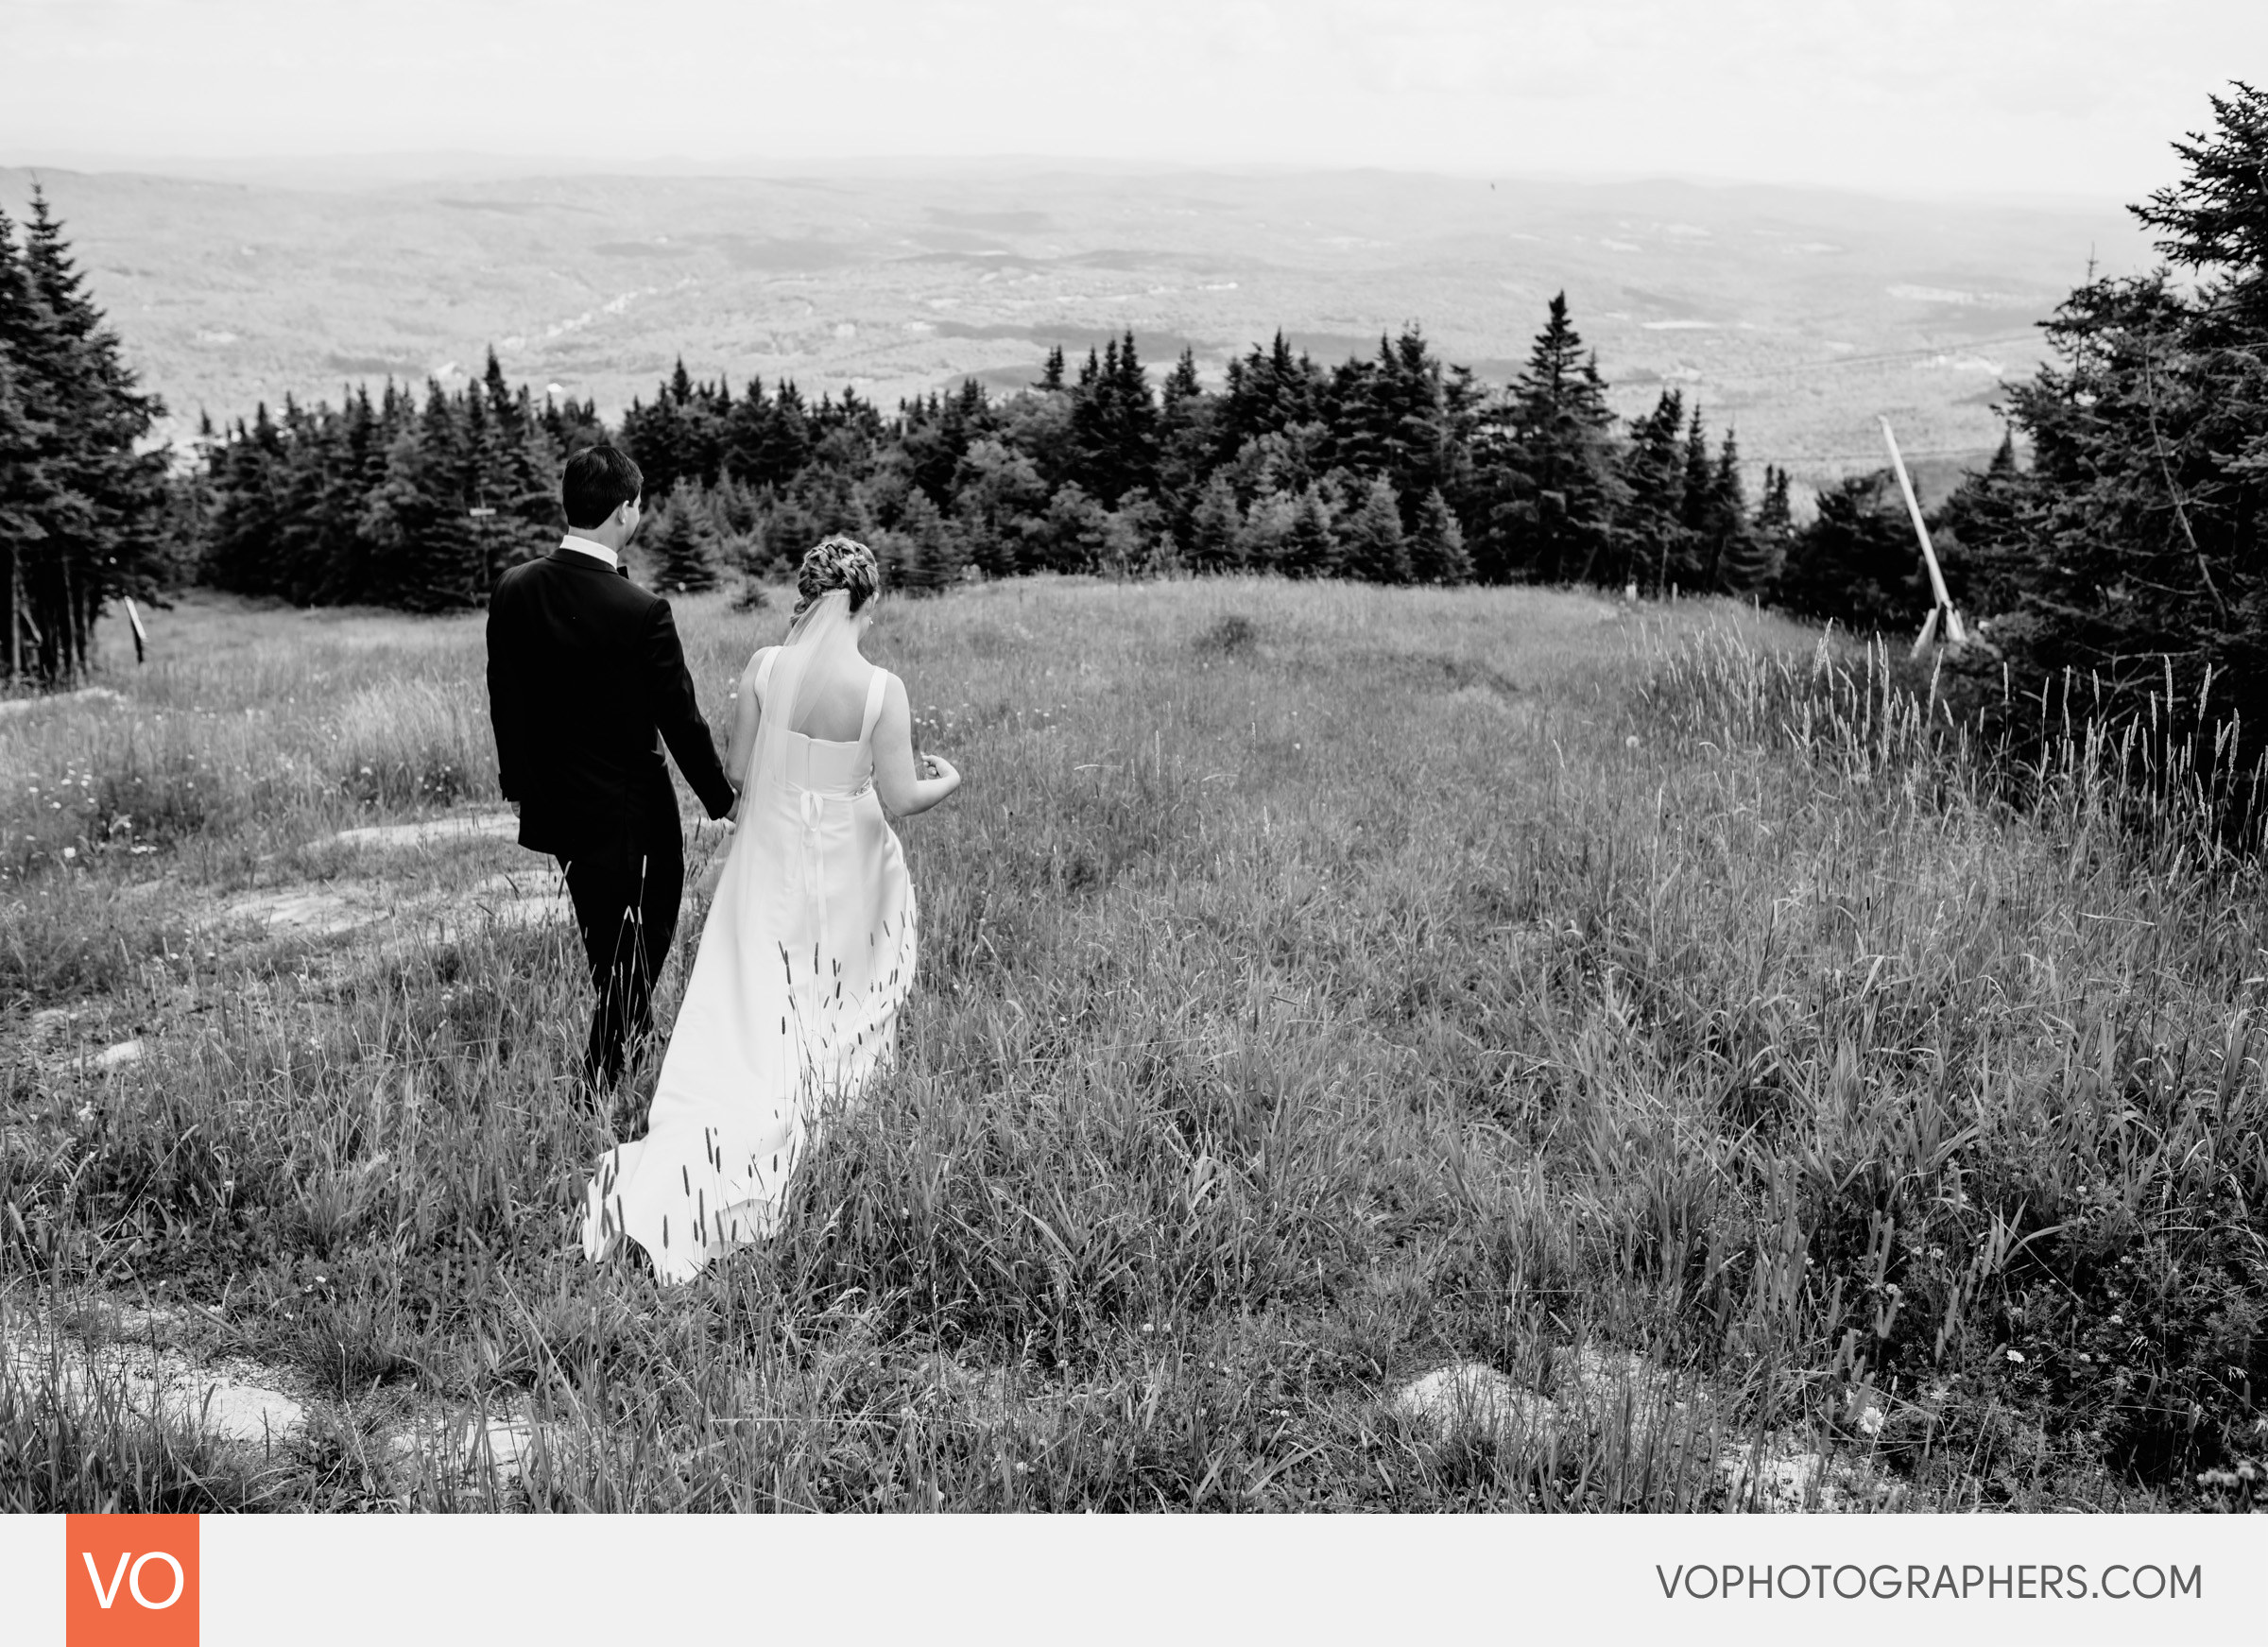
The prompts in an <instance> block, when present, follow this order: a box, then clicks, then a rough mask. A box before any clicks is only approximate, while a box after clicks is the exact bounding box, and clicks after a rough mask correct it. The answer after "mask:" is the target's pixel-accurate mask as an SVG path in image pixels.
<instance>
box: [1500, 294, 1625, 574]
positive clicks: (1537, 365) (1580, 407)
mask: <svg viewBox="0 0 2268 1647" xmlns="http://www.w3.org/2000/svg"><path fill="white" fill-rule="evenodd" d="M1612 424H1613V418H1612V415H1611V414H1610V413H1609V412H1608V411H1607V409H1606V385H1605V384H1604V383H1602V382H1601V381H1600V379H1599V373H1598V366H1597V363H1596V361H1595V360H1594V359H1593V358H1592V357H1591V356H1590V354H1589V352H1588V351H1587V350H1586V349H1585V348H1584V345H1583V340H1582V338H1581V337H1580V336H1579V335H1577V334H1576V332H1575V328H1574V324H1573V322H1572V320H1570V319H1569V317H1568V309H1567V294H1566V293H1564V292H1562V293H1560V294H1559V295H1557V296H1556V297H1555V298H1553V300H1552V301H1551V307H1550V311H1549V314H1548V315H1547V317H1546V318H1545V322H1544V328H1543V330H1542V331H1541V332H1539V333H1538V334H1537V335H1536V343H1535V347H1534V348H1533V349H1532V350H1531V351H1530V352H1529V355H1528V364H1527V366H1526V368H1525V369H1523V370H1522V371H1521V375H1520V378H1519V380H1518V381H1517V382H1515V383H1514V384H1513V386H1512V387H1511V389H1510V391H1509V393H1508V394H1507V395H1506V397H1505V399H1504V402H1503V404H1502V405H1501V407H1499V408H1498V410H1497V411H1496V413H1495V414H1494V416H1493V417H1492V418H1491V419H1490V420H1489V430H1488V432H1489V435H1490V438H1489V439H1487V440H1486V454H1485V456H1486V467H1487V468H1488V470H1489V471H1490V473H1489V474H1488V475H1487V476H1486V479H1484V480H1482V481H1481V482H1480V484H1481V488H1482V490H1483V493H1484V497H1485V498H1486V504H1487V529H1486V532H1485V533H1484V534H1483V538H1482V544H1481V548H1482V555H1481V567H1480V570H1481V572H1482V574H1483V575H1485V576H1486V577H1487V578H1488V579H1490V580H1491V581H1502V580H1503V579H1505V578H1508V577H1511V576H1513V575H1521V574H1524V575H1528V576H1531V577H1535V578H1538V579H1541V580H1543V581H1545V582H1560V581H1563V580H1569V579H1572V580H1574V581H1577V582H1581V581H1585V580H1587V579H1589V578H1590V577H1591V576H1593V575H1594V574H1595V573H1596V572H1597V570H1598V568H1599V566H1600V564H1601V562H1602V560H1603V559H1604V558H1607V557H1608V556H1609V555H1610V551H1611V540H1612V535H1613V523H1614V518H1615V514H1616V512H1617V507H1618V506H1619V504H1620V501H1621V498H1620V492H1621V484H1620V479H1619V477H1618V476H1617V475H1616V474H1615V473H1614V465H1613V456H1614V454H1613V449H1612V442H1611V438H1610V432H1611V428H1612ZM1482 461H1483V459H1481V458H1477V457H1476V465H1479V464H1480V463H1481V462H1482Z"/></svg>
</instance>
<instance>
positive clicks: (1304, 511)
mask: <svg viewBox="0 0 2268 1647" xmlns="http://www.w3.org/2000/svg"><path fill="white" fill-rule="evenodd" d="M1340 556H1341V547H1340V542H1339V523H1338V519H1337V516H1336V515H1335V513H1334V512H1333V511H1332V506H1331V502H1330V500H1329V499H1328V498H1327V497H1326V496H1325V495H1324V491H1323V489H1322V488H1321V487H1319V486H1309V487H1302V488H1301V489H1300V490H1299V493H1298V495H1297V497H1295V498H1294V499H1293V500H1292V513H1291V520H1290V523H1289V525H1288V527H1287V528H1286V530H1285V532H1284V534H1283V539H1282V541H1281V543H1280V546H1279V548H1278V551H1277V564H1278V565H1279V566H1280V568H1281V569H1282V571H1283V572H1284V573H1285V574H1286V575H1288V576H1292V577H1330V576H1332V575H1335V574H1336V573H1337V572H1338V570H1339V561H1340Z"/></svg>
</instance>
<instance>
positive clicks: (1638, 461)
mask: <svg viewBox="0 0 2268 1647" xmlns="http://www.w3.org/2000/svg"><path fill="white" fill-rule="evenodd" d="M1684 426H1685V402H1684V397H1682V396H1681V395H1679V394H1678V392H1677V391H1676V390H1675V389H1664V390H1662V392H1661V397H1660V399H1659V400H1658V401H1657V402H1655V404H1654V409H1653V410H1652V411H1650V412H1648V413H1646V414H1644V415H1643V416H1642V417H1640V418H1637V419H1634V420H1632V421H1631V424H1630V439H1629V443H1628V445H1627V446H1625V447H1624V450H1623V454H1622V458H1621V468H1622V473H1623V489H1622V492H1623V495H1622V507H1621V509H1620V510H1619V511H1618V520H1617V529H1616V534H1615V535H1616V540H1617V549H1618V554H1617V556H1616V557H1615V560H1614V562H1613V563H1612V564H1610V565H1609V566H1607V567H1606V576H1605V578H1604V579H1603V580H1602V581H1604V582H1606V584H1608V585H1609V586H1612V585H1614V584H1616V583H1617V582H1626V581H1636V582H1639V583H1641V584H1643V585H1644V586H1645V587H1646V588H1648V589H1651V590H1653V591H1654V592H1656V593H1658V594H1666V593H1668V592H1669V580H1670V561H1671V559H1672V558H1673V557H1682V554H1683V548H1682V540H1683V538H1684V534H1685V524H1684V522H1685V495H1686V485H1687V481H1686V468H1687V466H1686V463H1685V459H1684V448H1683V446H1682V443H1681V440H1680V434H1681V431H1682V430H1683V429H1684Z"/></svg>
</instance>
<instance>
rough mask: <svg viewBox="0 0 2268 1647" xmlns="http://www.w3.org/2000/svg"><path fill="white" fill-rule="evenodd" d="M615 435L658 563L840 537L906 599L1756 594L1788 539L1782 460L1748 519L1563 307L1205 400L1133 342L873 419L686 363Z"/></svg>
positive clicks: (1672, 425) (708, 565)
mask: <svg viewBox="0 0 2268 1647" xmlns="http://www.w3.org/2000/svg"><path fill="white" fill-rule="evenodd" d="M621 439H622V441H623V444H624V445H625V446H626V447H627V449H628V450H629V452H630V453H631V455H633V456H634V457H636V458H637V460H638V463H639V466H640V467H641V468H642V469H643V470H644V472H645V474H646V477H647V483H648V488H649V490H651V491H652V492H654V493H657V494H660V495H661V496H662V497H665V498H666V499H667V500H668V501H667V503H666V505H665V506H664V508H663V512H662V518H661V519H660V520H658V521H657V522H656V523H655V524H654V525H653V526H652V527H651V528H649V531H648V535H647V540H646V541H647V546H648V549H649V552H651V553H653V554H654V555H655V557H656V558H657V559H658V560H659V561H660V562H661V564H662V568H663V571H662V579H663V580H664V581H665V582H669V583H675V584H678V585H680V586H682V587H687V588H699V587H705V586H707V585H708V584H710V583H712V582H713V581H714V578H715V576H716V573H717V569H718V568H719V566H720V565H737V566H740V567H742V568H748V569H757V568H762V567H764V566H766V565H768V564H770V563H772V562H774V561H777V560H778V559H780V558H785V557H792V556H793V555H795V554H797V553H799V551H800V547H801V546H802V545H803V544H805V543H808V542H809V541H811V540H813V539H815V538H816V537H817V536H819V535H821V534H823V533H825V532H828V531H837V530H840V531H850V532H855V533H859V534H861V535H863V536H866V537H867V538H868V539H869V540H871V541H873V542H874V543H875V545H876V547H877V548H878V549H879V550H880V551H881V552H882V553H883V554H884V555H885V558H886V559H887V561H888V563H889V573H890V575H891V578H892V581H893V582H894V583H896V584H897V585H899V586H901V587H913V588H934V587H937V586H940V585H943V584H946V583H950V582H952V581H954V580H955V579H957V578H959V577H962V576H965V575H969V574H970V573H971V572H974V573H976V574H980V575H988V576H1005V575H1014V574H1017V573H1022V572H1040V571H1059V572H1110V573H1118V574H1141V573H1143V572H1153V571H1161V570H1166V569H1169V568H1182V569H1187V570H1192V571H1196V572H1217V571H1228V570H1235V569H1250V570H1266V571H1275V572H1280V573H1283V574H1286V575H1292V576H1300V577H1321V576H1347V577H1359V578H1364V579H1367V580H1370V581H1374V582H1382V583H1410V582H1417V583H1464V582H1470V581H1475V580H1478V581H1483V582H1492V583H1503V582H1517V581H1528V580H1542V581H1554V582H1562V581H1572V582H1590V583H1597V584H1605V585H1607V586H1610V587H1615V588H1620V587H1623V586H1624V585H1626V584H1631V583H1635V584H1637V585H1638V586H1639V587H1641V589H1643V590H1647V591H1658V590H1659V591H1666V590H1667V589H1669V588H1670V587H1672V586H1673V585H1674V586H1676V587H1679V588H1682V589H1685V590H1688V591H1692V592H1702V591H1708V590H1724V591H1730V592H1760V591H1762V590H1764V589H1765V588H1766V587H1767V586H1768V585H1769V583H1770V581H1771V578H1772V576H1773V575H1774V573H1775V572H1776V570H1777V568H1778V563H1779V560H1780V558H1781V556H1782V555H1783V554H1784V552H1785V548H1786V545H1787V542H1788V540H1789V533H1790V529H1791V528H1790V522H1789V520H1788V510H1787V481H1786V477H1785V476H1784V475H1781V474H1778V473H1777V472H1774V473H1772V474H1770V475H1768V476H1767V484H1766V489H1765V496H1764V498H1763V499H1762V500H1761V506H1758V507H1756V508H1751V506H1749V503H1748V501H1747V499H1746V497H1745V495H1744V488H1743V485H1742V479H1741V472H1740V463H1739V454H1738V449H1737V447H1736V445H1735V443H1734V441H1733V439H1732V437H1730V436H1729V435H1727V436H1726V437H1724V438H1723V439H1722V440H1721V441H1719V442H1717V443H1715V444H1713V445H1712V443H1711V442H1710V439H1709V437H1708V434H1707V431H1706V430H1705V428H1704V426H1703V424H1702V420H1701V417H1700V414H1699V410H1698V408H1693V409H1692V410H1691V411H1690V412H1689V410H1688V408H1687V407H1686V405H1685V403H1684V402H1683V400H1682V398H1681V397H1680V395H1679V394H1678V393H1677V392H1676V391H1675V390H1671V391H1669V392H1667V393H1665V394H1664V395H1663V396H1662V397H1661V398H1660V400H1659V402H1658V403H1657V405H1656V406H1655V407H1654V408H1653V409H1652V410H1651V411H1650V412H1648V413H1647V414H1646V415H1645V416H1644V417H1641V418H1640V419H1638V420H1635V421H1633V422H1631V423H1629V424H1628V425H1624V423H1622V422H1621V421H1620V420H1617V419H1616V418H1615V417H1614V416H1613V414H1612V413H1611V412H1610V411H1609V410H1608V408H1607V405H1606V385H1605V384H1604V382H1603V381H1602V380H1601V379H1600V377H1599V374H1598V371H1597V368H1596V364H1595V362H1594V361H1593V360H1592V358H1591V357H1590V355H1589V352H1588V351H1586V350H1585V348H1584V346H1583V343H1582V340H1581V338H1580V336H1579V335H1577V334H1576V332H1575V329H1574V327H1573V324H1572V321H1571V320H1570V318H1569V316H1568V312H1567V305H1566V301H1565V300H1564V298H1559V299H1555V300H1554V301H1553V303H1552V306H1551V311H1550V315H1549V317H1548V319H1547V323H1546V325H1545V328H1544V330H1543V332H1542V333H1541V334H1540V335H1538V338H1537V341H1536V346H1535V350H1534V352H1533V353H1532V355H1531V358H1530V361H1529V363H1528V366H1527V369H1525V371H1523V372H1522V374H1521V377H1520V379H1519V380H1518V381H1517V382H1516V383H1515V384H1513V385H1512V386H1510V388H1508V389H1507V390H1504V391H1503V392H1501V393H1489V392H1486V391H1485V390H1483V389H1482V388H1481V387H1479V386H1477V385H1475V384H1474V382H1473V381H1472V377H1471V374H1470V373H1469V371H1468V370H1467V369H1464V368H1461V367H1454V366H1445V365H1444V364H1443V363H1442V362H1441V361H1440V360H1439V359H1438V358H1436V357H1435V355H1434V353H1433V352H1432V351H1431V349H1430V347H1429V346H1428V344H1427V342H1426V340H1425V338H1424V336H1423V335H1422V334H1421V333H1420V332H1419V331H1417V329H1416V328H1414V327H1413V328H1409V329H1407V330H1405V331H1404V332H1403V333H1402V334H1401V335H1400V336H1399V337H1393V338H1382V339H1381V340H1380V344H1379V349H1378V352H1377V353H1376V355H1375V356H1373V357H1371V358H1368V359H1363V358H1354V359H1349V360H1348V361H1346V362H1345V363H1343V364H1341V365H1339V366H1337V367H1334V368H1331V369H1324V368H1323V367H1321V366H1319V365H1317V364H1316V363H1315V362H1314V360H1313V359H1311V358H1310V357H1309V356H1308V355H1306V354H1305V353H1295V352H1293V350H1292V349H1291V347H1290V345H1289V344H1288V342H1287V341H1286V340H1285V339H1284V337H1283V336H1282V335H1280V334H1279V335H1277V336H1276V338H1275V339H1274V340H1273V342H1272V343H1271V344H1269V345H1268V346H1267V347H1265V348H1261V347H1255V348H1254V349H1252V350H1251V351H1250V352H1247V353H1246V355H1245V356H1244V357H1242V358H1240V359H1237V360H1233V361H1231V362H1230V364H1229V370H1228V375H1227V382H1226V383H1225V384H1224V385H1223V386H1222V387H1221V388H1220V389H1218V390H1208V389H1207V388H1206V387H1205V386H1203V385H1202V384H1201V383H1200V382H1199V381H1198V377H1197V370H1196V363H1195V360H1194V357H1193V356H1192V355H1191V353H1190V352H1187V351H1184V352H1183V353H1182V355H1181V357H1180V359H1179V360H1178V361H1177V362H1176V363H1175V364H1174V366H1173V367H1172V368H1171V369H1169V370H1168V371H1167V372H1166V373H1165V374H1164V376H1163V379H1162V382H1161V383H1160V384H1159V385H1158V386H1157V387H1156V388H1153V387H1152V386H1151V383H1150V380H1149V375H1148V373H1147V371H1146V370H1145V369H1144V367H1143V362H1142V359H1141V356H1140V353H1139V346H1138V344H1137V342H1136V339H1135V337H1134V335H1132V334H1131V333H1127V334H1125V335H1123V336H1120V337H1115V338H1112V339H1111V340H1109V341H1108V343H1107V344H1105V345H1104V347H1103V348H1102V349H1100V350H1099V351H1090V352H1089V353H1088V356H1087V359H1086V360H1085V362H1084V363H1082V364H1081V365H1079V366H1078V367H1077V368H1076V369H1075V370H1074V369H1072V368H1071V367H1070V365H1069V363H1067V362H1066V361H1065V359H1064V358H1063V354H1062V352H1061V351H1060V350H1059V349H1058V350H1055V351H1052V352H1051V353H1050V355H1049V357H1048V359H1047V362H1046V364H1045V366H1044V367H1043V368H1042V369H1041V373H1040V377H1039V379H1038V381H1037V382H1035V383H1034V384H1033V385H1032V386H1031V387H1030V388H1029V389H1028V390H1026V391H1023V392H1020V393H1016V394H1013V395H1010V396H1007V397H1005V398H1001V399H996V398H994V397H992V396H991V395H989V394H988V393H987V392H986V390H985V389H984V387H983V386H981V385H979V384H977V383H975V382H973V381H971V382H967V383H964V384H963V385H961V386H960V387H959V388H957V389H955V390H954V391H951V392H939V393H933V394H931V395H929V396H926V397H923V398H921V399H919V400H914V401H909V402H904V403H901V404H900V406H899V407H898V409H897V412H896V415H895V416H893V417H890V418H887V419H885V417H883V416H882V414H881V413H880V412H879V410H878V409H877V408H875V407H874V406H872V405H871V404H869V403H865V402H863V401H860V400H858V399H857V398H856V397H855V396H852V395H846V396H845V397H844V398H843V400H842V401H840V402H835V401H833V400H822V401H821V402H820V403H818V404H817V405H816V406H813V405H810V404H808V403H806V402H804V401H803V399H802V398H801V396H800V395H799V393H798V391H797V389H796V387H795V386H794V385H793V384H782V385H780V386H777V388H775V389H769V390H767V388H766V387H765V385H764V384H763V382H762V381H761V380H757V381H752V382H750V383H749V384H748V385H747V387H746V388H745V389H744V390H743V391H742V392H741V393H740V394H738V395H734V394H733V393H732V391H731V389H730V386H729V384H727V383H725V382H722V381H718V382H707V381H696V380H695V379H694V378H693V377H692V375H691V374H690V373H688V372H687V370H686V369H685V367H684V365H683V363H682V362H679V365H678V367H677V369H676V370H675V371H674V372H673V373H672V375H671V376H670V378H669V379H668V380H667V381H666V382H664V383H663V384H662V385H661V386H659V388H658V389H657V392H656V393H655V396H654V398H653V400H652V401H651V402H650V403H648V402H645V401H644V400H640V401H636V402H633V403H632V404H631V406H630V408H629V410H628V411H627V413H626V414H625V415H624V418H623V421H622V430H621Z"/></svg>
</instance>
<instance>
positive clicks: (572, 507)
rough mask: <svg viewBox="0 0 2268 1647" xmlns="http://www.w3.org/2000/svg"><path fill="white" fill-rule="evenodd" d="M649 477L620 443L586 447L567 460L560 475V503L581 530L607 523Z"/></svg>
mask: <svg viewBox="0 0 2268 1647" xmlns="http://www.w3.org/2000/svg"><path fill="white" fill-rule="evenodd" d="M644 487H645V476H644V475H643V474H641V473H640V472H638V466H637V465H636V464H635V463H632V462H631V461H630V455H629V454H628V453H627V452H625V451H623V450H622V449H621V448H620V447H618V446H607V445H598V446H586V447H584V448H583V449H582V450H581V451H580V452H578V453H576V455H574V456H573V457H570V458H569V459H568V460H567V467H566V468H565V469H564V470H563V471H561V472H560V474H559V504H560V506H561V507H563V508H564V509H565V510H566V511H567V523H568V525H570V526H572V527H574V528H575V529H576V531H578V532H588V531H589V530H590V529H591V528H592V527H593V526H603V525H605V524H606V523H607V517H608V516H609V515H610V514H612V513H613V512H614V511H615V510H616V509H618V508H620V507H621V506H623V505H625V504H627V503H635V502H637V500H638V494H639V492H640V491H642V490H643V489H644Z"/></svg>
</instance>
